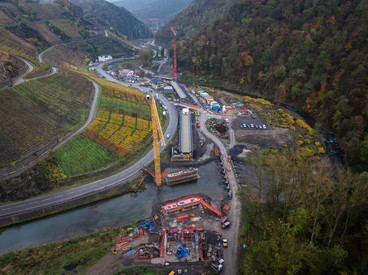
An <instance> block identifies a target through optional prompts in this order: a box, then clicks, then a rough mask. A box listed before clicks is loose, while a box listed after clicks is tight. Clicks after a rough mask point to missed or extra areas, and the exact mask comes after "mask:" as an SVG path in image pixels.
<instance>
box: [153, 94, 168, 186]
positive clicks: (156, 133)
mask: <svg viewBox="0 0 368 275" xmlns="http://www.w3.org/2000/svg"><path fill="white" fill-rule="evenodd" d="M151 114H152V134H153V162H154V164H155V180H156V185H158V186H159V185H161V163H160V145H159V140H161V145H162V146H165V145H166V143H165V138H164V134H163V132H162V128H161V123H160V118H159V116H158V112H157V106H156V100H155V96H154V94H153V93H152V96H151Z"/></svg>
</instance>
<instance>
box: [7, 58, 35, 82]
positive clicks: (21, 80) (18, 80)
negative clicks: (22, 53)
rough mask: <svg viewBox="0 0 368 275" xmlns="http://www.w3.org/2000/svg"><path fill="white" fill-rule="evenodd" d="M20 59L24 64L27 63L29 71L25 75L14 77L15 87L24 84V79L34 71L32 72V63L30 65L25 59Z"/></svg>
mask: <svg viewBox="0 0 368 275" xmlns="http://www.w3.org/2000/svg"><path fill="white" fill-rule="evenodd" d="M18 58H20V59H22V60H23V62H24V63H26V66H27V67H28V69H27V70H26V71H25V72H24V73H22V74H20V75H17V76H16V77H14V78H13V79H12V83H13V85H18V84H21V83H23V82H24V81H25V79H24V77H25V76H26V75H27V74H28V73H29V72H30V71H32V70H33V65H32V64H31V63H29V62H28V61H27V60H25V59H23V58H21V57H19V56H18Z"/></svg>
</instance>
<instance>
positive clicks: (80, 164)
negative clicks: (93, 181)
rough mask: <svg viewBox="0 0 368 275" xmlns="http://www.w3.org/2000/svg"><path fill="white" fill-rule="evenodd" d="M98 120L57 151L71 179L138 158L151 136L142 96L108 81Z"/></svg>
mask: <svg viewBox="0 0 368 275" xmlns="http://www.w3.org/2000/svg"><path fill="white" fill-rule="evenodd" d="M95 80H98V82H99V83H100V84H101V85H102V96H101V98H100V101H99V106H100V107H99V110H98V112H97V115H96V118H95V120H94V121H93V122H92V123H91V124H90V125H89V126H88V128H87V129H86V130H84V131H83V133H82V134H81V135H80V136H79V137H77V138H75V139H73V140H71V141H70V142H68V143H67V144H66V145H65V146H63V147H61V148H59V149H58V150H56V155H57V156H58V158H59V161H60V163H61V167H62V168H63V170H64V172H65V173H66V174H67V175H68V176H75V175H81V174H85V173H88V172H92V171H96V170H99V169H102V168H107V167H109V166H111V165H114V164H116V163H118V162H120V161H123V160H127V159H128V158H129V157H130V156H133V155H135V153H137V152H139V151H140V150H142V148H144V147H145V146H146V145H147V144H146V141H147V140H148V138H149V136H150V133H151V122H150V119H151V118H150V117H151V115H150V107H149V105H148V103H147V102H146V100H145V97H144V95H143V94H141V93H139V92H137V91H136V90H133V89H130V88H128V87H122V86H121V85H118V84H115V83H113V82H110V81H107V80H100V79H98V78H95Z"/></svg>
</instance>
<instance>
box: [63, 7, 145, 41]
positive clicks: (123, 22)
mask: <svg viewBox="0 0 368 275" xmlns="http://www.w3.org/2000/svg"><path fill="white" fill-rule="evenodd" d="M70 2H71V3H74V4H76V5H78V6H80V7H81V8H82V9H83V11H84V12H85V13H86V14H92V15H94V16H96V18H97V20H98V22H100V23H101V24H102V25H104V26H111V27H113V28H114V29H116V30H117V31H118V32H120V33H122V34H124V35H126V36H127V37H128V39H129V40H134V39H140V38H147V37H152V33H151V31H150V30H149V29H148V28H147V27H146V26H145V25H144V24H143V23H142V22H141V21H139V20H138V19H137V18H135V17H134V16H133V15H132V14H131V13H130V12H129V11H128V10H126V9H125V8H122V7H117V6H115V5H114V4H112V3H109V2H106V1H104V0H70Z"/></svg>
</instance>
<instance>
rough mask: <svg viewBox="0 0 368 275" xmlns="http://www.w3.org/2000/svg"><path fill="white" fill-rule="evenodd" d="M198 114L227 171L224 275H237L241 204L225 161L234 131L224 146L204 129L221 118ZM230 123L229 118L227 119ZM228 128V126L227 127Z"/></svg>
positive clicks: (203, 111)
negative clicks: (228, 194)
mask: <svg viewBox="0 0 368 275" xmlns="http://www.w3.org/2000/svg"><path fill="white" fill-rule="evenodd" d="M188 94H189V95H190V97H191V98H192V99H193V100H194V102H196V104H197V105H198V106H201V105H200V103H199V101H198V99H197V98H196V97H195V96H193V95H192V94H191V93H188ZM197 110H198V112H199V124H200V126H201V127H200V131H201V133H202V134H203V135H204V136H205V137H207V138H208V139H210V140H212V141H213V142H214V143H215V144H216V145H217V146H218V147H219V150H220V152H221V155H222V159H223V160H224V165H225V169H229V170H230V171H227V177H228V180H229V185H230V188H231V190H232V192H233V199H232V200H231V201H230V206H231V210H230V212H229V215H228V218H229V221H230V222H231V227H230V228H229V229H228V230H226V231H225V232H224V234H223V238H226V239H227V240H228V247H227V249H226V251H224V260H225V264H224V273H225V274H237V272H238V262H239V247H240V244H239V240H238V237H239V232H240V217H241V203H240V201H239V199H238V196H237V195H236V193H237V191H238V182H237V180H236V176H235V173H234V170H233V167H232V165H231V163H230V162H229V161H227V156H228V154H227V149H230V148H231V147H233V146H234V145H235V143H236V141H235V137H234V131H233V130H231V129H229V130H230V144H229V145H226V144H225V143H224V142H223V141H222V140H220V139H219V138H218V137H217V136H215V135H213V134H212V133H210V132H209V131H208V129H207V127H206V121H207V120H208V119H209V118H210V117H221V116H219V115H214V114H210V113H208V112H207V111H205V110H204V109H203V108H198V109H197ZM229 120H230V123H231V118H229ZM229 128H231V127H230V125H229Z"/></svg>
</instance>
